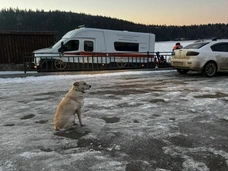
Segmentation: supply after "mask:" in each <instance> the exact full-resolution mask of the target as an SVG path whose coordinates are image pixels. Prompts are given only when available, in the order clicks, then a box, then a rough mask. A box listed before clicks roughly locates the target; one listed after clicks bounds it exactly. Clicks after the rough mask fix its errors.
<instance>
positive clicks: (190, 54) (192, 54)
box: [186, 51, 199, 56]
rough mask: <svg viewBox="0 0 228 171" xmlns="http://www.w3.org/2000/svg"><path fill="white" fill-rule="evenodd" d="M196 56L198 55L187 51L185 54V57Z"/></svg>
mask: <svg viewBox="0 0 228 171" xmlns="http://www.w3.org/2000/svg"><path fill="white" fill-rule="evenodd" d="M197 55H199V52H193V51H188V52H187V53H186V56H197Z"/></svg>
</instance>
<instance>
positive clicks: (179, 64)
mask: <svg viewBox="0 0 228 171" xmlns="http://www.w3.org/2000/svg"><path fill="white" fill-rule="evenodd" d="M173 64H174V65H178V66H182V65H183V62H173Z"/></svg>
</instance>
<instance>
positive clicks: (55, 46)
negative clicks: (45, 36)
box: [52, 39, 66, 49]
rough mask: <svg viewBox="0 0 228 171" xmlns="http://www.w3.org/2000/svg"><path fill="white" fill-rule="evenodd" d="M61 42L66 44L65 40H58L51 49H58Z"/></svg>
mask: <svg viewBox="0 0 228 171" xmlns="http://www.w3.org/2000/svg"><path fill="white" fill-rule="evenodd" d="M61 42H63V43H64V42H66V39H60V40H59V41H58V42H57V43H56V44H54V45H53V46H52V48H53V49H55V48H57V49H58V48H60V47H61Z"/></svg>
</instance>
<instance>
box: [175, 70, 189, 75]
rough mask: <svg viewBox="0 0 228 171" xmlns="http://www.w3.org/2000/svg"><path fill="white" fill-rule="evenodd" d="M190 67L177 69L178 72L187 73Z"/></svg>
mask: <svg viewBox="0 0 228 171" xmlns="http://www.w3.org/2000/svg"><path fill="white" fill-rule="evenodd" d="M188 71H189V70H188V69H177V72H178V73H179V74H187V73H188Z"/></svg>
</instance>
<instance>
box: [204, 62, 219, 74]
mask: <svg viewBox="0 0 228 171" xmlns="http://www.w3.org/2000/svg"><path fill="white" fill-rule="evenodd" d="M216 73H217V65H216V63H215V62H208V63H206V64H205V66H204V69H203V75H205V76H207V77H213V76H215V74H216Z"/></svg>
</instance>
